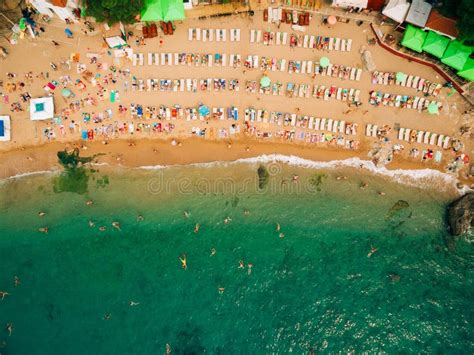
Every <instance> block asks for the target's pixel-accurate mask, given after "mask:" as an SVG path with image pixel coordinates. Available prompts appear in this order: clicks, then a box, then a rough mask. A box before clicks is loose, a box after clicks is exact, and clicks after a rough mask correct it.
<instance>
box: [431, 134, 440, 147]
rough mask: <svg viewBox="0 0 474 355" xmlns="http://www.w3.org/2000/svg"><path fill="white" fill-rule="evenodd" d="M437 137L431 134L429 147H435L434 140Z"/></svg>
mask: <svg viewBox="0 0 474 355" xmlns="http://www.w3.org/2000/svg"><path fill="white" fill-rule="evenodd" d="M437 137H438V135H437V134H436V133H432V134H431V136H430V145H436V138H437Z"/></svg>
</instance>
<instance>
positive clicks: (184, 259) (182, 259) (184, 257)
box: [178, 254, 188, 270]
mask: <svg viewBox="0 0 474 355" xmlns="http://www.w3.org/2000/svg"><path fill="white" fill-rule="evenodd" d="M178 259H179V261H181V267H182V268H183V269H184V270H186V269H187V268H188V264H187V262H186V254H183V257H178Z"/></svg>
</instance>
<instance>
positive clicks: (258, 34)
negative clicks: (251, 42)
mask: <svg viewBox="0 0 474 355" xmlns="http://www.w3.org/2000/svg"><path fill="white" fill-rule="evenodd" d="M261 40H262V31H260V30H257V38H256V39H255V42H257V43H260V42H261Z"/></svg>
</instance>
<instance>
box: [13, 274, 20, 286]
mask: <svg viewBox="0 0 474 355" xmlns="http://www.w3.org/2000/svg"><path fill="white" fill-rule="evenodd" d="M14 280H15V281H14V284H15V287H18V286H19V285H20V284H21V281H20V278H19V277H18V276H15V278H14Z"/></svg>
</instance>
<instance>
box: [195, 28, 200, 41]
mask: <svg viewBox="0 0 474 355" xmlns="http://www.w3.org/2000/svg"><path fill="white" fill-rule="evenodd" d="M195 31H196V41H200V40H201V29H200V28H196V29H195Z"/></svg>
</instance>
